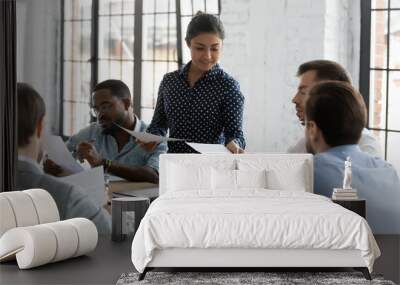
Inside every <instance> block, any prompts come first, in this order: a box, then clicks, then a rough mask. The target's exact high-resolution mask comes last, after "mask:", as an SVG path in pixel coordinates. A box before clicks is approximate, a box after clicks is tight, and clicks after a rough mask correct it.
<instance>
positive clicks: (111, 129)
mask: <svg viewBox="0 0 400 285" xmlns="http://www.w3.org/2000/svg"><path fill="white" fill-rule="evenodd" d="M91 107H92V111H93V116H95V117H96V118H97V122H95V123H92V124H90V125H89V126H88V127H86V128H84V129H82V130H81V131H79V132H78V133H77V134H75V135H73V136H71V138H70V139H69V140H68V141H67V147H68V148H69V150H70V151H72V152H76V155H77V157H78V158H79V159H80V160H81V161H83V160H84V159H86V160H87V161H88V162H89V163H90V165H91V166H92V167H96V166H99V165H103V166H104V170H105V171H107V172H108V173H110V174H113V175H116V176H119V177H122V178H125V179H127V180H130V181H134V182H151V183H158V160H159V155H160V154H161V153H164V152H166V144H165V143H161V144H159V145H158V146H157V147H156V148H155V149H154V150H153V151H151V152H147V151H145V150H144V149H142V148H141V147H140V146H139V144H138V143H137V142H136V140H135V138H134V137H132V136H131V135H130V134H128V133H127V132H125V131H124V130H122V129H121V128H119V127H118V126H117V125H115V123H117V124H118V125H120V126H122V127H124V128H126V129H129V130H134V131H137V132H144V131H145V130H146V128H147V126H146V124H145V123H144V122H142V121H141V120H139V119H138V118H137V117H136V116H135V114H134V113H133V108H132V99H131V94H130V92H129V88H128V86H126V85H125V83H123V82H122V81H120V80H106V81H103V82H101V83H99V84H97V85H96V87H95V88H94V91H93V94H92V98H91ZM45 169H46V171H47V172H50V173H52V174H55V175H57V173H60V172H62V169H60V167H59V166H56V165H54V163H53V162H47V163H46V165H45ZM54 170H55V171H54Z"/></svg>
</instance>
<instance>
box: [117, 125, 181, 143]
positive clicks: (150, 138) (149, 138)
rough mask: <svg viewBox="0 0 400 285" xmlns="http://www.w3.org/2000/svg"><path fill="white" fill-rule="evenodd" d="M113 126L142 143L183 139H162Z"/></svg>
mask: <svg viewBox="0 0 400 285" xmlns="http://www.w3.org/2000/svg"><path fill="white" fill-rule="evenodd" d="M114 124H115V123H114ZM115 125H116V126H118V127H119V128H121V129H123V130H124V131H125V132H127V133H128V134H130V135H131V136H133V137H135V138H137V139H138V140H140V141H142V142H144V143H149V142H157V143H160V142H172V141H184V140H183V139H174V138H168V137H162V136H157V135H153V134H150V133H146V132H135V131H131V130H128V129H126V128H124V127H121V126H120V125H118V124H115Z"/></svg>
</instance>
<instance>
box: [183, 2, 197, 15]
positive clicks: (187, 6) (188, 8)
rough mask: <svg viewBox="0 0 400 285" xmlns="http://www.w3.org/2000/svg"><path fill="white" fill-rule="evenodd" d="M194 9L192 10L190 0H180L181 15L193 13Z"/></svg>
mask: <svg viewBox="0 0 400 285" xmlns="http://www.w3.org/2000/svg"><path fill="white" fill-rule="evenodd" d="M194 13H195V11H194V10H193V6H192V0H181V15H182V16H184V15H190V16H191V15H193V14H194Z"/></svg>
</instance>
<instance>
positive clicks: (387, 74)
mask: <svg viewBox="0 0 400 285" xmlns="http://www.w3.org/2000/svg"><path fill="white" fill-rule="evenodd" d="M388 7H389V8H390V0H388ZM386 42H387V51H386V66H387V68H388V70H386V110H385V112H386V116H385V159H386V160H387V149H388V135H389V132H388V127H389V124H388V123H389V74H390V72H389V68H390V66H389V62H390V10H389V11H388V14H387V35H386Z"/></svg>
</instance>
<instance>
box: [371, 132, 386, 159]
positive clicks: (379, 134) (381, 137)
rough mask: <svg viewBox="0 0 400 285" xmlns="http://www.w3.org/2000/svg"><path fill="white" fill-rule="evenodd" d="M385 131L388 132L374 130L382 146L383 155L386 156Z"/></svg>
mask: <svg viewBox="0 0 400 285" xmlns="http://www.w3.org/2000/svg"><path fill="white" fill-rule="evenodd" d="M385 133H386V132H385V131H375V130H372V134H373V135H374V137H375V138H376V139H377V140H378V142H379V145H380V147H381V157H385V141H386V135H385Z"/></svg>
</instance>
